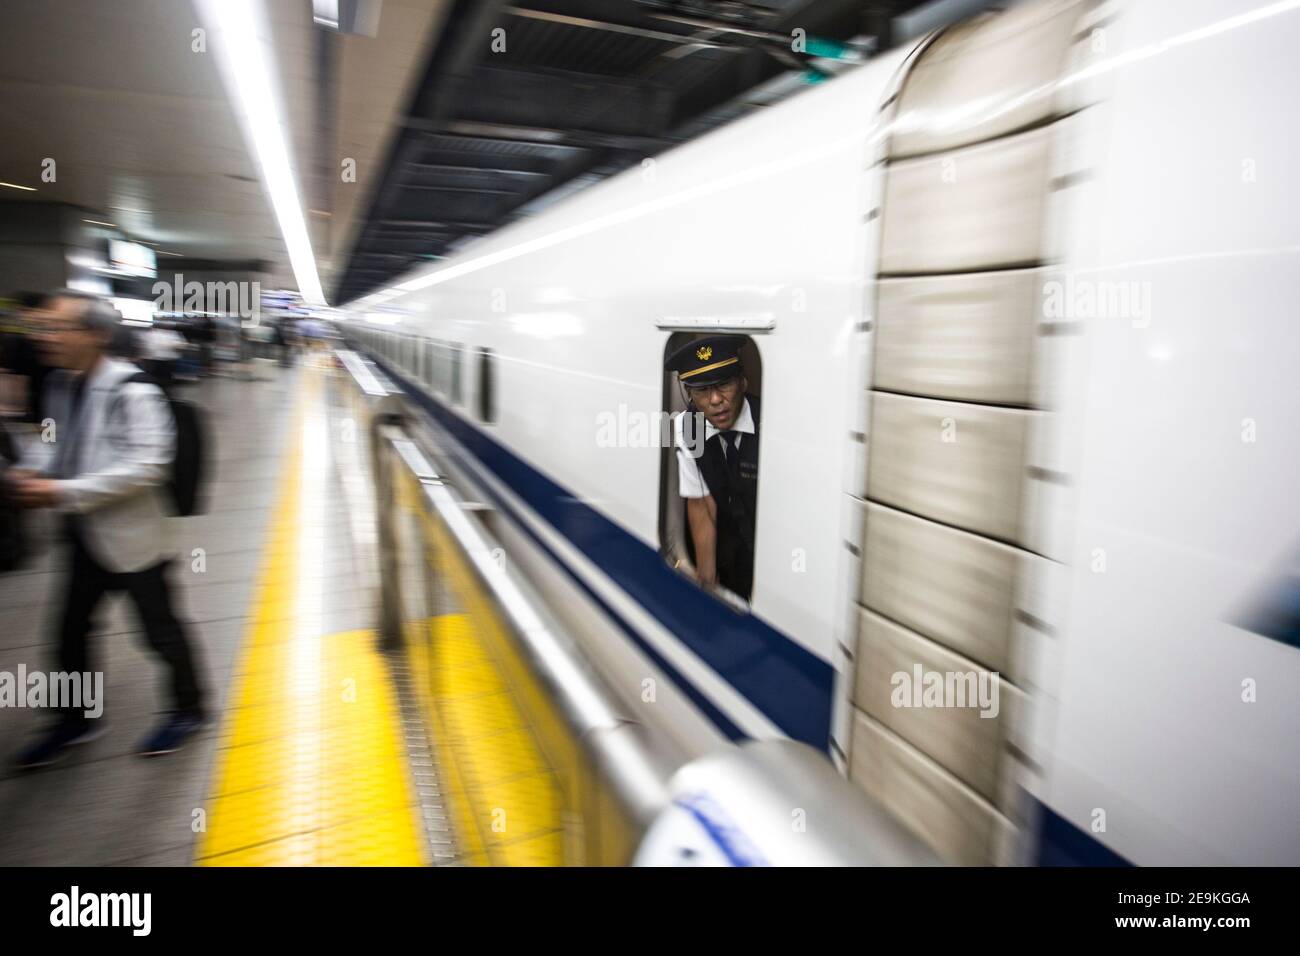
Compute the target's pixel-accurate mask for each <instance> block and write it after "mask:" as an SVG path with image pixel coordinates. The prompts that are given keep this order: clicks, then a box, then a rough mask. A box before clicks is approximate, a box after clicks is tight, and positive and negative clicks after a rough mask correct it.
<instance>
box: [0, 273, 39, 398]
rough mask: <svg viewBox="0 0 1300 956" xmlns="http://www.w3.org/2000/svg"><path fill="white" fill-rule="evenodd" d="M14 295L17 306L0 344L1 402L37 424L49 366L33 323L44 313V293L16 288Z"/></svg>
mask: <svg viewBox="0 0 1300 956" xmlns="http://www.w3.org/2000/svg"><path fill="white" fill-rule="evenodd" d="M14 299H15V301H16V303H17V308H16V309H14V311H13V313H12V315H11V316H10V320H9V322H8V323H7V327H6V329H5V332H4V338H3V343H2V344H0V406H2V407H3V408H4V409H6V410H9V409H12V410H15V411H16V412H17V414H16V417H17V418H18V419H19V420H20V421H23V422H28V423H32V424H37V423H39V422H40V420H41V417H42V416H41V401H42V398H41V395H42V391H43V390H44V387H45V376H46V374H47V373H48V372H49V370H50V369H49V366H48V365H46V364H45V360H44V359H43V358H42V357H41V353H40V350H39V349H38V348H37V347H36V342H35V340H34V338H33V336H32V327H33V324H34V323H36V322H38V321H39V320H40V318H41V316H42V314H43V311H44V305H45V295H44V294H43V293H39V292H19V293H17V294H16V295H15V296H14Z"/></svg>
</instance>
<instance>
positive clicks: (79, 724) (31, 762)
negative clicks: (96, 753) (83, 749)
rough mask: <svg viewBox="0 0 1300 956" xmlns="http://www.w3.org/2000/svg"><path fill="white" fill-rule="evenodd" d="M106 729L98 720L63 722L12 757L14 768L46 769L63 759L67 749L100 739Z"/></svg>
mask: <svg viewBox="0 0 1300 956" xmlns="http://www.w3.org/2000/svg"><path fill="white" fill-rule="evenodd" d="M107 730H108V727H107V726H106V725H105V724H104V722H103V721H100V720H64V721H60V722H59V723H57V724H55V725H54V726H53V727H51V728H50V729H49V730H47V731H46V732H45V735H44V736H43V737H41V738H40V740H37V741H35V742H34V743H32V744H31V745H30V746H28V747H27V749H26V750H24V751H22V752H21V753H19V754H18V755H17V756H16V757H14V766H16V767H18V768H19V769H20V770H35V769H36V768H37V767H48V766H49V765H50V764H52V763H56V762H57V761H58V760H60V759H61V758H63V757H65V756H66V755H67V752H68V748H69V747H75V746H77V745H78V744H86V743H90V741H92V740H94V739H95V738H97V737H102V736H103V735H104V733H105V732H106V731H107Z"/></svg>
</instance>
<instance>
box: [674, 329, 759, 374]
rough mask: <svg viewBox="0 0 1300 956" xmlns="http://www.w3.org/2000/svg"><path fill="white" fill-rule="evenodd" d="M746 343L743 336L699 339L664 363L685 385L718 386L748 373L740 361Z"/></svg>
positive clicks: (679, 350) (676, 352)
mask: <svg viewBox="0 0 1300 956" xmlns="http://www.w3.org/2000/svg"><path fill="white" fill-rule="evenodd" d="M744 341H745V340H744V339H743V338H742V337H741V336H739V335H710V336H708V337H707V338H703V339H696V340H695V341H694V342H690V343H687V344H686V345H684V346H682V347H681V348H679V349H678V350H677V351H675V352H673V354H672V355H670V356H668V361H667V362H665V363H664V364H665V367H666V368H667V369H668V370H669V371H671V372H676V373H677V379H678V381H680V382H681V383H682V384H683V385H716V384H718V383H719V382H725V381H727V380H728V379H731V378H735V377H736V376H738V375H743V374H744V371H745V369H744V366H743V365H741V362H740V347H741V345H743V344H744Z"/></svg>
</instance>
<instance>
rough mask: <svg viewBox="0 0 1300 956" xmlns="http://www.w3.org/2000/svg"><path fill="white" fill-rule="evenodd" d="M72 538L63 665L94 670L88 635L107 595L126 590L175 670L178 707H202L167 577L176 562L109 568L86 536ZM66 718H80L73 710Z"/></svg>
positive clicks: (63, 624)
mask: <svg viewBox="0 0 1300 956" xmlns="http://www.w3.org/2000/svg"><path fill="white" fill-rule="evenodd" d="M69 536H70V537H71V539H72V568H71V570H70V571H69V572H68V577H67V582H66V586H65V589H64V599H63V616H62V619H61V621H60V623H59V669H60V670H62V671H65V672H67V673H73V672H86V671H90V670H91V667H90V648H89V646H88V638H89V636H90V630H91V626H92V624H93V617H94V613H95V608H96V607H98V606H99V603H100V600H101V599H102V598H103V597H104V595H105V594H108V593H110V592H113V591H125V592H126V593H127V594H129V595H130V596H131V600H132V602H133V603H134V604H135V610H136V613H137V614H138V615H139V617H140V622H141V624H143V625H144V633H145V639H146V640H147V641H148V643H149V647H150V648H151V649H152V650H153V652H154V653H155V654H157V655H158V656H159V657H160V658H162V660H163V663H165V664H166V665H167V667H168V669H169V671H170V690H171V698H172V704H173V706H174V707H175V709H177V710H185V711H201V710H202V707H203V693H202V690H201V689H200V687H199V680H198V673H197V669H196V668H195V655H194V651H193V649H192V648H191V647H190V642H189V639H188V636H187V635H186V630H185V625H184V624H183V623H182V622H181V621H180V619H179V618H177V616H176V614H175V612H174V611H173V610H172V600H171V589H170V587H169V586H168V582H167V568H168V566H169V565H170V564H171V562H170V561H163V562H161V563H160V564H156V565H154V566H153V567H152V568H146V569H145V570H143V571H133V572H130V573H125V574H124V573H117V572H113V571H108V570H106V569H104V568H102V567H100V565H99V564H98V563H97V562H96V561H95V559H94V558H93V557H91V555H90V552H88V551H87V550H86V547H85V545H84V544H83V543H82V541H81V539H80V537H79V536H78V535H77V534H76V533H75V532H74V533H71V534H70V535H69ZM64 716H65V717H69V718H71V717H77V716H79V713H78V712H77V711H70V712H68V713H67V714H65V715H64Z"/></svg>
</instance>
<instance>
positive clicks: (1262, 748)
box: [343, 0, 1300, 865]
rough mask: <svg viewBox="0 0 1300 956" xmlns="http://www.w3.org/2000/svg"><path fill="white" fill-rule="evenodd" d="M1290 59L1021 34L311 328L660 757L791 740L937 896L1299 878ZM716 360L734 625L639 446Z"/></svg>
mask: <svg viewBox="0 0 1300 956" xmlns="http://www.w3.org/2000/svg"><path fill="white" fill-rule="evenodd" d="M1297 50H1300V2H1296V0H1286V2H1262V0H1230V2H1229V0H1138V2H1131V3H1102V2H1088V0H1046V2H1026V3H1020V4H1013V5H1011V6H1010V7H1009V8H1008V9H1007V10H1005V11H1003V12H991V13H986V14H983V15H981V16H979V17H977V18H975V19H974V20H972V21H969V22H967V23H963V24H959V25H956V26H953V27H949V28H947V29H945V30H942V31H940V32H938V33H937V34H936V35H933V36H929V37H926V38H924V39H923V40H920V41H918V42H915V43H909V44H906V45H904V46H903V47H900V48H897V49H894V50H891V51H889V52H886V53H883V54H882V55H879V56H877V57H875V58H874V59H872V60H871V61H870V62H868V63H866V64H865V65H863V66H861V67H859V68H857V69H855V70H853V71H851V72H849V73H847V74H845V75H843V76H841V77H839V78H836V79H834V80H832V81H830V82H828V83H824V84H820V85H817V86H814V87H811V88H810V89H808V90H807V91H805V92H803V93H801V94H799V95H797V96H794V97H792V98H790V99H788V100H786V101H784V102H782V103H780V104H779V105H776V106H773V107H769V108H767V109H765V110H763V111H762V112H760V113H757V114H755V115H751V116H749V117H748V118H745V119H743V120H741V121H738V122H736V123H734V124H731V125H729V126H727V127H725V128H723V129H720V130H718V131H716V132H713V133H711V134H709V135H707V136H704V137H701V138H699V139H698V140H695V141H692V142H690V143H687V144H685V145H683V146H680V147H678V148H676V149H674V150H672V151H670V152H668V153H666V154H664V155H662V156H659V157H657V158H656V159H654V160H652V161H647V162H646V163H644V164H643V165H642V166H641V167H640V168H636V169H632V170H629V171H627V172H625V173H623V174H622V175H619V176H616V177H613V178H611V179H608V180H606V181H603V182H601V183H599V184H597V185H594V186H591V187H588V188H586V189H585V190H583V191H581V192H578V193H576V194H574V195H572V196H570V197H568V198H566V199H565V200H563V201H562V202H559V203H557V204H555V205H554V206H552V207H551V208H549V209H547V210H546V211H545V212H543V213H541V214H539V215H537V216H535V217H533V218H530V219H527V220H524V221H521V222H519V223H517V224H514V225H511V226H509V227H508V228H505V229H502V230H500V231H499V232H497V233H495V234H493V235H491V236H488V237H486V238H484V239H482V240H481V241H478V242H477V243H476V244H474V245H472V246H469V247H467V248H465V249H464V250H462V251H461V252H459V253H458V254H457V255H456V256H455V257H454V258H452V259H450V260H447V261H443V262H439V263H434V264H430V265H429V266H428V267H425V268H420V269H418V270H416V271H414V272H412V273H411V274H409V275H407V276H405V277H403V278H402V279H401V281H399V282H397V283H395V284H394V285H392V286H391V287H390V288H386V289H383V290H381V291H378V292H376V293H374V294H372V295H370V296H368V297H366V298H365V299H362V300H359V301H356V302H353V303H349V304H346V305H345V306H344V315H345V316H346V318H345V320H344V323H343V327H344V330H345V333H346V334H347V336H348V337H349V338H350V340H351V341H352V342H353V343H354V345H356V347H357V348H359V349H362V350H364V351H365V352H367V353H368V354H370V355H371V356H372V357H373V358H375V359H376V361H378V362H379V363H381V364H382V365H383V366H384V367H385V368H387V369H388V370H389V371H390V373H391V374H392V376H393V377H395V378H396V379H398V380H400V382H401V383H402V385H403V386H404V387H405V388H406V389H407V390H408V391H409V393H410V395H411V396H412V397H413V398H414V399H415V400H416V401H417V402H418V403H419V404H420V405H421V406H422V407H423V409H424V410H425V411H427V413H428V417H429V421H430V427H431V428H432V429H435V430H436V432H437V433H438V434H439V436H440V438H441V440H442V441H443V442H445V443H446V446H447V447H448V448H451V449H454V460H455V466H456V469H457V471H458V473H459V474H460V475H461V476H462V477H463V480H465V481H467V482H471V483H472V484H473V485H474V487H476V488H477V489H479V490H480V492H481V494H482V495H483V496H484V500H485V501H486V502H487V503H488V504H489V505H490V506H491V507H492V509H493V511H492V516H491V520H492V521H493V522H494V524H493V531H494V533H495V534H496V535H497V536H498V538H499V539H500V540H501V542H502V543H503V546H504V547H505V550H506V553H507V555H508V559H509V560H511V561H513V562H514V563H515V566H516V567H518V568H521V569H524V570H525V571H526V573H527V574H528V576H529V577H530V578H531V579H532V581H533V583H534V584H535V585H536V586H537V587H538V589H539V590H541V591H542V592H543V593H544V594H545V595H546V596H547V599H548V600H549V601H550V602H551V604H552V607H553V610H554V612H555V614H556V615H557V616H558V617H559V618H560V619H561V620H563V622H564V623H565V626H566V627H568V628H569V629H570V630H571V632H572V634H573V635H574V637H575V638H576V639H577V640H579V641H580V643H581V644H582V646H583V647H584V648H585V650H586V652H587V653H588V654H590V656H591V658H592V661H593V662H594V663H595V665H596V666H597V667H598V669H599V670H600V671H601V672H602V673H603V674H604V675H605V677H606V678H607V679H608V680H609V682H610V684H611V686H612V687H613V688H614V689H615V690H616V691H617V692H618V693H619V694H621V695H623V696H625V697H626V699H627V700H628V701H629V702H630V705H631V706H634V707H642V708H647V709H650V711H652V717H648V719H651V720H652V721H653V723H654V725H655V726H656V727H659V728H663V729H664V731H665V733H667V734H670V735H671V736H672V738H673V739H674V741H675V742H676V743H677V744H678V745H679V746H680V747H681V749H682V750H683V751H684V752H686V753H690V754H697V753H703V752H706V751H708V750H710V749H714V748H716V747H718V746H719V745H720V744H722V743H723V742H725V741H727V740H740V739H744V738H766V737H774V736H788V737H791V738H796V739H798V740H802V741H805V742H807V743H809V744H811V745H813V746H815V747H817V748H819V749H821V750H823V751H825V752H826V753H827V754H828V757H829V758H830V759H832V760H834V761H835V763H836V765H837V766H839V767H840V768H841V770H842V771H843V773H845V774H846V775H847V776H848V777H849V778H850V779H851V780H853V781H854V782H856V783H858V784H859V785H860V786H862V787H863V788H864V789H865V790H867V791H868V792H869V793H871V794H872V795H874V796H875V797H876V798H877V799H878V800H880V801H881V802H882V803H883V804H884V806H886V807H887V808H888V809H889V810H890V811H891V812H892V813H893V814H895V815H896V816H897V817H898V818H899V819H901V820H902V821H903V822H905V823H906V824H907V825H908V826H909V827H911V828H913V829H914V830H915V831H916V832H917V833H919V834H921V835H922V836H923V837H924V838H925V839H926V840H927V841H928V842H929V843H931V844H932V845H933V846H934V847H935V849H936V850H937V851H938V852H939V853H940V854H941V856H942V857H943V858H944V859H946V860H949V861H951V862H956V863H974V864H983V863H1043V864H1053V863H1107V864H1122V863H1133V864H1142V865H1150V864H1292V865H1294V864H1300V743H1297V731H1298V730H1300V508H1298V507H1297V505H1296V494H1297V492H1296V485H1297V477H1298V476H1300V446H1298V445H1297V441H1298V439H1300V385H1297V381H1298V376H1300V331H1298V330H1300V324H1298V323H1300V257H1298V254H1300V176H1298V175H1297V174H1298V173H1300V130H1298V128H1297V122H1296V113H1295V93H1296V90H1297V89H1300V56H1297ZM718 331H729V332H735V333H738V334H742V335H745V336H748V338H749V344H748V345H747V346H746V354H747V357H748V360H747V369H748V373H749V381H750V388H751V391H752V392H754V393H755V394H761V396H762V408H763V418H762V422H761V430H760V436H759V441H760V447H761V468H760V474H759V482H758V508H757V528H756V559H755V568H754V590H753V595H752V603H750V604H745V603H744V602H739V601H738V599H734V597H729V596H728V595H725V594H715V593H708V592H706V591H705V590H703V589H701V588H700V587H698V586H697V585H696V584H695V583H694V581H693V579H692V578H691V577H690V575H689V573H688V572H689V562H686V561H685V560H684V553H683V552H684V549H683V547H682V543H683V542H682V536H683V531H682V528H683V524H682V507H681V499H680V498H679V497H678V496H677V489H676V468H675V465H674V462H673V452H672V450H671V449H670V448H668V447H665V445H666V444H667V443H668V442H667V440H666V439H665V437H664V436H666V435H669V434H670V432H669V430H668V429H667V428H665V427H663V425H662V422H663V418H664V416H665V414H666V413H672V412H675V411H677V410H679V409H680V408H681V407H682V399H681V397H680V393H679V390H678V389H677V387H676V385H675V383H674V381H673V380H672V379H671V378H670V377H669V376H667V375H666V374H665V372H664V370H663V363H664V358H665V355H666V354H667V352H668V351H669V350H671V349H673V348H676V347H678V346H679V345H680V344H681V343H683V342H685V341H688V340H689V339H690V338H692V337H697V336H701V335H704V334H709V333H716V332H718ZM932 673H937V674H939V675H949V676H950V675H954V674H956V675H964V674H967V673H970V674H976V675H991V679H992V680H993V684H992V685H991V686H992V687H993V689H994V690H995V691H996V693H997V697H996V700H997V706H996V707H983V708H979V707H975V706H969V703H970V702H967V703H968V706H964V707H963V706H955V705H954V702H953V701H952V700H949V699H947V698H943V697H939V696H936V697H935V698H934V699H932V700H931V699H929V698H926V699H925V700H921V699H920V695H915V694H913V695H909V694H899V693H897V691H898V689H899V686H900V684H904V683H906V681H907V680H909V679H910V678H911V677H913V676H915V677H918V678H921V679H922V681H925V680H928V676H927V675H929V674H932ZM900 675H901V676H900ZM949 686H951V681H950V684H949ZM917 703H920V704H921V706H914V705H915V704H917ZM927 703H928V704H929V705H928V706H927V705H926V704H927ZM991 710H992V711H995V712H993V713H990V711H991ZM650 711H648V713H649V712H650Z"/></svg>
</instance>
